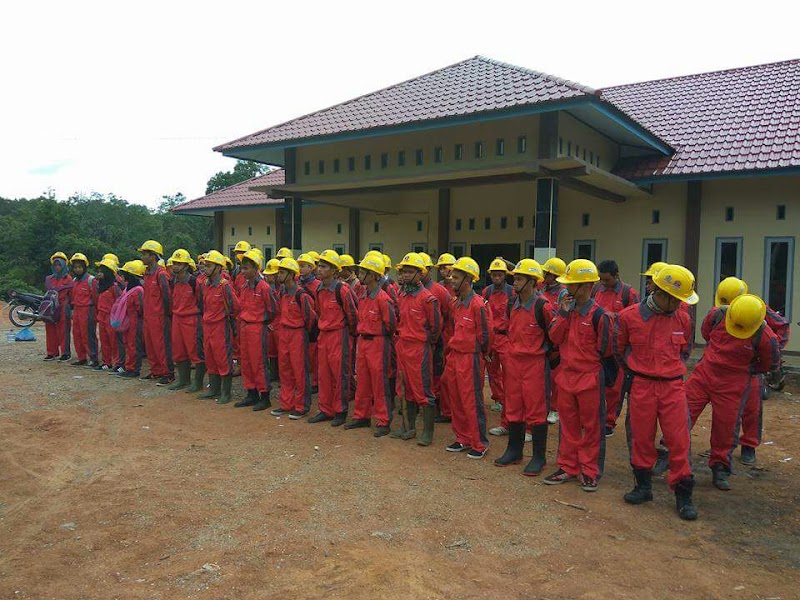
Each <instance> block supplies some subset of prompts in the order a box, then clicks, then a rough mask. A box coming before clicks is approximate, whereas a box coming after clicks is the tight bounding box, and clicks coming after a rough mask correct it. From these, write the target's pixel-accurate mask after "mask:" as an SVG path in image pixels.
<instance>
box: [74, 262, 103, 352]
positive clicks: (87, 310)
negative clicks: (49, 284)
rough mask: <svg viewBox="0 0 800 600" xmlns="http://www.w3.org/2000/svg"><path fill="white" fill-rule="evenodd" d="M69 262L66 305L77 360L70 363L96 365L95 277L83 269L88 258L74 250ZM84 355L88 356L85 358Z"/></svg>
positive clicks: (86, 265)
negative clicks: (69, 286) (69, 279)
mask: <svg viewBox="0 0 800 600" xmlns="http://www.w3.org/2000/svg"><path fill="white" fill-rule="evenodd" d="M69 262H70V264H71V265H72V278H73V282H72V288H70V291H69V306H70V309H71V310H72V322H73V328H72V341H73V343H74V344H75V354H76V356H77V360H74V361H72V363H70V364H72V366H74V367H80V366H84V365H85V366H88V367H92V368H94V367H96V366H98V365H99V364H100V363H99V362H98V360H97V312H96V311H97V308H96V306H95V301H94V298H95V292H94V290H95V285H96V284H95V281H94V277H93V276H92V275H89V273H87V272H86V269H87V268H88V267H89V259H88V258H86V256H85V255H84V254H82V253H80V252H76V253H75V254H73V255H72V257H71V258H70V260H69ZM87 357H88V360H87Z"/></svg>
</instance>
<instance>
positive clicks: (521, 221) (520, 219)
mask: <svg viewBox="0 0 800 600" xmlns="http://www.w3.org/2000/svg"><path fill="white" fill-rule="evenodd" d="M523 227H525V217H517V229H522V228H523Z"/></svg>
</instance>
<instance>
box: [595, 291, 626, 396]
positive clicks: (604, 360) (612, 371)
mask: <svg viewBox="0 0 800 600" xmlns="http://www.w3.org/2000/svg"><path fill="white" fill-rule="evenodd" d="M624 293H625V292H624V291H623V299H624ZM604 314H606V311H604V310H603V309H602V308H601V307H600V306H598V307H597V309H596V310H595V311H594V313H593V314H592V326H593V327H594V332H595V334H597V328H598V327H599V325H600V319H601V318H602V317H603V315H604ZM610 333H611V335H613V332H610ZM600 366H602V367H603V379H604V380H605V383H606V387H607V388H610V387H614V384H615V383H616V382H617V377H618V376H619V363H618V362H617V359H616V357H614V356H613V355H612V356H604V357H601V358H600Z"/></svg>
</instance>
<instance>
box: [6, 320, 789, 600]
mask: <svg viewBox="0 0 800 600" xmlns="http://www.w3.org/2000/svg"><path fill="white" fill-rule="evenodd" d="M7 329H8V326H7V322H6V323H4V327H3V332H5V331H6V330H7ZM34 331H35V332H36V334H37V335H38V336H39V340H38V341H37V342H32V343H7V342H6V341H5V336H3V339H2V340H0V389H2V395H0V437H1V438H2V446H0V531H1V532H2V534H1V535H0V598H4V599H5V598H37V599H38V598H55V599H72V598H103V599H107V598H108V599H110V598H152V599H160V598H208V599H212V598H213V599H216V598H231V599H233V598H236V599H249V598H395V597H403V598H504V599H509V598H548V599H557V598H565V599H566V598H569V599H572V598H620V599H625V598H637V599H647V598H692V599H693V598H703V599H706V598H708V599H710V598H715V599H716V598H733V599H767V598H772V599H777V598H781V599H783V600H788V599H790V598H800V570H799V569H800V510H798V507H799V506H800V504H798V496H799V495H800V483H799V481H800V480H799V478H798V468H799V467H800V465H798V463H800V436H798V425H799V424H800V388H798V387H797V386H796V385H794V386H790V388H789V389H787V390H786V392H785V393H782V394H773V396H772V398H771V399H770V400H768V402H767V404H766V406H765V442H766V444H765V445H763V446H762V447H761V448H760V449H759V450H758V459H759V460H758V466H757V467H756V468H753V469H750V468H745V467H743V466H742V465H740V464H738V462H737V463H736V467H735V468H736V475H735V476H734V477H733V479H732V481H733V484H734V490H733V491H731V492H728V493H723V492H719V491H717V490H715V489H714V488H713V487H712V486H711V482H710V472H709V470H708V468H707V467H706V466H705V461H704V459H702V458H700V457H699V456H698V454H697V453H698V452H700V451H702V450H705V449H706V448H708V434H709V432H708V429H707V426H708V421H707V417H708V415H704V420H703V421H702V422H701V423H700V424H699V426H698V428H696V429H695V432H694V435H693V446H694V448H693V450H694V456H695V466H696V476H697V480H698V484H697V488H696V494H695V496H696V501H695V502H696V505H697V507H698V510H699V512H700V519H699V520H698V521H696V522H693V523H687V522H683V521H681V520H680V519H678V517H677V515H676V514H675V508H674V499H673V496H672V495H671V494H670V493H669V492H668V490H667V488H666V485H665V483H664V481H663V480H659V481H657V482H655V484H654V487H655V495H656V500H655V502H652V503H649V504H647V505H645V506H640V507H633V506H628V505H626V504H625V503H624V502H623V501H622V494H623V493H624V492H626V491H627V490H628V489H629V488H630V486H631V475H630V471H629V466H628V463H627V449H626V444H625V439H624V435H621V432H620V433H618V434H617V435H615V436H614V437H613V438H611V439H610V440H608V441H609V448H608V455H607V460H606V474H605V477H604V478H603V480H602V482H601V486H600V490H599V491H598V492H597V493H595V494H587V493H585V492H583V491H581V489H580V487H578V486H577V485H574V484H568V485H564V486H560V487H557V488H551V487H548V486H544V485H542V484H541V478H535V479H531V478H526V477H523V476H522V475H521V469H522V466H520V467H518V468H517V467H512V468H507V469H498V468H495V467H494V466H493V465H492V461H493V459H494V458H495V457H497V456H498V455H499V454H500V453H502V451H503V449H504V448H505V439H499V440H497V439H496V440H495V441H494V444H493V446H492V447H491V448H490V450H489V453H488V455H487V457H486V458H485V459H484V460H483V461H471V460H468V459H467V458H466V457H465V456H464V455H463V454H457V455H453V454H449V453H447V452H445V451H444V446H445V445H446V444H448V443H450V442H451V441H452V439H451V436H450V433H449V430H448V426H447V425H439V426H437V431H436V435H435V437H434V445H433V446H431V447H429V448H422V447H418V446H417V445H416V444H415V443H414V442H403V441H400V440H393V439H389V438H381V439H376V438H374V437H372V435H371V433H370V432H369V431H367V430H364V429H360V430H353V431H343V430H342V429H341V428H337V429H334V428H331V427H330V426H329V425H328V424H325V423H323V424H318V425H309V424H308V423H306V422H305V421H299V422H295V421H289V420H288V419H285V418H283V419H278V418H275V417H272V416H270V415H269V414H268V412H262V413H253V412H252V411H250V410H249V409H236V408H234V407H233V405H232V404H231V405H227V406H219V405H216V404H214V403H213V401H212V402H209V401H201V400H197V399H195V398H193V397H192V396H190V395H189V394H185V393H183V392H168V391H166V390H163V389H161V388H158V387H155V386H154V385H153V384H150V383H146V382H140V381H123V380H120V379H118V378H115V377H112V376H110V375H108V374H105V373H97V372H94V371H90V370H87V369H85V368H75V367H70V366H68V365H63V364H56V363H45V362H42V360H41V359H42V356H43V354H44V352H43V350H44V343H43V339H44V330H43V328H42V327H37V328H35V329H34ZM235 385H240V384H238V382H237V384H235ZM239 394H240V395H241V392H239ZM497 418H498V413H491V425H492V426H493V425H494V424H495V423H496V421H497ZM555 446H556V431H555V428H551V434H550V450H549V453H548V457H549V466H553V465H554V464H555V460H554V451H555ZM526 454H528V455H529V454H530V447H528V448H526ZM737 457H738V453H737ZM548 468H549V467H548Z"/></svg>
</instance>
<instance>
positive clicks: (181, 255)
mask: <svg viewBox="0 0 800 600" xmlns="http://www.w3.org/2000/svg"><path fill="white" fill-rule="evenodd" d="M169 259H170V260H171V261H172V262H173V263H186V264H187V265H188V264H190V262H189V261H192V255H191V254H189V252H188V251H187V250H184V249H183V248H178V249H177V250H175V252H173V253H172V256H171V257H170V258H169ZM192 262H194V261H192Z"/></svg>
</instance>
